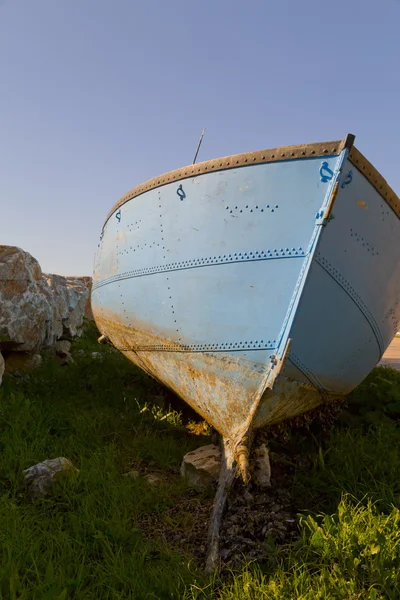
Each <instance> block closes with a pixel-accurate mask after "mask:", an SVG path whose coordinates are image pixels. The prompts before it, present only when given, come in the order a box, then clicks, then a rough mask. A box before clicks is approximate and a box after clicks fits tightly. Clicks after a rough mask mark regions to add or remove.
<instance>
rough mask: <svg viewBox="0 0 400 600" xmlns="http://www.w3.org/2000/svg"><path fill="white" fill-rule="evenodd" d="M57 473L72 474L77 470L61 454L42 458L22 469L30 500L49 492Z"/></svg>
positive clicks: (32, 500)
mask: <svg viewBox="0 0 400 600" xmlns="http://www.w3.org/2000/svg"><path fill="white" fill-rule="evenodd" d="M59 473H69V474H72V473H79V471H78V469H77V468H76V467H75V466H74V465H73V463H72V462H71V461H70V460H68V458H64V457H63V456H60V457H58V458H52V459H47V460H44V461H43V462H41V463H38V464H36V465H33V466H32V467H29V468H28V469H25V471H22V475H23V478H24V481H25V483H27V484H28V486H29V498H30V500H31V502H34V501H35V500H37V499H38V498H40V497H44V496H47V495H48V494H49V492H50V490H51V488H52V487H53V483H54V481H55V480H56V478H57V476H58V474H59Z"/></svg>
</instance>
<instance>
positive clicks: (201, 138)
mask: <svg viewBox="0 0 400 600" xmlns="http://www.w3.org/2000/svg"><path fill="white" fill-rule="evenodd" d="M205 130H206V128H204V129H203V131H202V132H201V136H200V141H199V145H198V146H197V150H196V154H195V155H194V159H193V164H195V162H196V159H197V155H198V153H199V150H200V146H201V142H202V141H203V136H204V132H205Z"/></svg>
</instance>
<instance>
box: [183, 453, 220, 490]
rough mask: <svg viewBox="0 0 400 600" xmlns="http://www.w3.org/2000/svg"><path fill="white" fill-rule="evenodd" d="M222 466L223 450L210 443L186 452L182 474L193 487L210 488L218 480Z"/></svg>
mask: <svg viewBox="0 0 400 600" xmlns="http://www.w3.org/2000/svg"><path fill="white" fill-rule="evenodd" d="M220 467H221V450H220V448H219V447H218V446H215V445H214V444H210V445H208V446H201V447H200V448H197V449H196V450H193V452H188V453H187V454H185V456H184V457H183V462H182V465H181V475H182V477H184V478H185V479H186V480H187V482H188V484H189V485H191V486H193V487H198V488H208V487H210V486H211V485H212V484H213V483H214V482H215V481H217V480H218V477H219V471H220Z"/></svg>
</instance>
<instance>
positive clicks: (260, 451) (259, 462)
mask: <svg viewBox="0 0 400 600" xmlns="http://www.w3.org/2000/svg"><path fill="white" fill-rule="evenodd" d="M254 481H255V484H256V485H258V487H260V488H261V489H265V488H268V487H271V464H270V460H269V452H268V448H267V447H266V445H265V444H262V445H261V446H260V447H259V448H256V450H255V468H254Z"/></svg>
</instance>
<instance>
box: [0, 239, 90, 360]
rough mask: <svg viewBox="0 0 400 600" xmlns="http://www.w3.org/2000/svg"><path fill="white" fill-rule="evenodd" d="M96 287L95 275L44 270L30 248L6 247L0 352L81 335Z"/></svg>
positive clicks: (1, 260) (0, 285)
mask: <svg viewBox="0 0 400 600" xmlns="http://www.w3.org/2000/svg"><path fill="white" fill-rule="evenodd" d="M90 287H91V279H90V277H62V276H61V275H51V274H44V273H42V270H41V268H40V265H39V263H38V261H37V260H36V259H35V258H33V256H31V255H30V254H29V253H28V252H25V251H24V250H22V249H21V248H17V247H16V246H1V245H0V350H6V351H11V350H18V351H22V352H32V351H37V350H39V349H41V348H48V347H52V346H53V345H54V343H55V342H56V341H57V340H59V339H60V338H68V339H70V338H72V337H74V336H75V335H79V333H80V327H81V325H82V322H83V319H84V317H85V316H88V315H89V316H90Z"/></svg>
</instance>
